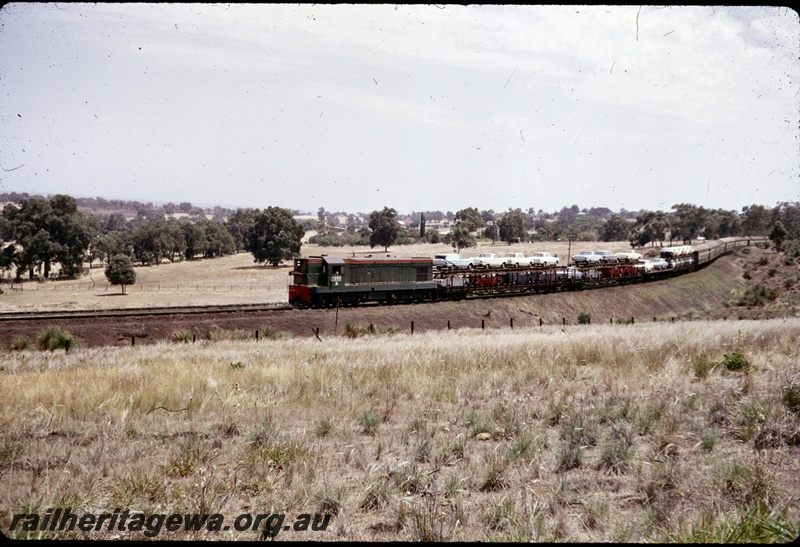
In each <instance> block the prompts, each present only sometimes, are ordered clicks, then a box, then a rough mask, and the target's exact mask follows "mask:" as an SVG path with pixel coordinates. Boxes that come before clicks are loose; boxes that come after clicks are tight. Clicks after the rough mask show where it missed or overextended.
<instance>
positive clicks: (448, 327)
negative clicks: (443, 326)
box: [447, 319, 450, 330]
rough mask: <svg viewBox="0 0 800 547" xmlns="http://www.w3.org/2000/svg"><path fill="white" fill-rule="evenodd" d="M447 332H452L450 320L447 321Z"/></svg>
mask: <svg viewBox="0 0 800 547" xmlns="http://www.w3.org/2000/svg"><path fill="white" fill-rule="evenodd" d="M447 330H450V320H449V319H448V320H447Z"/></svg>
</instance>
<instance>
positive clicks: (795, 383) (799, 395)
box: [781, 374, 800, 414]
mask: <svg viewBox="0 0 800 547" xmlns="http://www.w3.org/2000/svg"><path fill="white" fill-rule="evenodd" d="M781 391H783V404H784V405H786V408H788V409H789V410H791V411H792V412H794V413H795V414H800V374H795V375H794V377H793V378H791V379H790V380H789V381H788V382H787V383H786V384H784V386H783V388H782V389H781Z"/></svg>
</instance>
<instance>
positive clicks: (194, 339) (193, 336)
mask: <svg viewBox="0 0 800 547" xmlns="http://www.w3.org/2000/svg"><path fill="white" fill-rule="evenodd" d="M196 341H197V335H196V334H193V335H192V344H194V343H195V342H196Z"/></svg>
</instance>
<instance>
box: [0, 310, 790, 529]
mask: <svg viewBox="0 0 800 547" xmlns="http://www.w3.org/2000/svg"><path fill="white" fill-rule="evenodd" d="M798 339H800V319H786V320H770V321H747V322H741V321H737V322H732V321H731V322H715V323H712V322H703V321H695V322H691V323H675V324H664V323H661V324H636V325H591V326H587V325H581V326H568V327H565V328H563V329H562V328H561V327H544V328H541V329H540V328H536V329H522V328H520V329H515V330H514V331H510V330H509V331H480V330H465V329H462V330H454V331H450V332H446V331H445V332H427V333H423V334H419V333H418V334H415V335H413V336H412V335H408V334H398V333H391V334H383V335H375V336H365V337H358V338H355V339H354V338H348V337H346V336H338V337H331V336H325V337H323V338H322V342H321V343H320V342H319V341H317V340H316V339H314V338H310V339H276V340H269V341H262V342H255V341H237V340H226V339H219V340H216V341H207V340H206V341H203V342H202V343H198V344H194V345H192V344H188V345H185V344H174V343H169V342H165V343H162V344H157V345H152V346H146V347H145V346H142V347H138V346H137V347H129V348H77V349H73V350H70V351H69V352H68V353H67V352H63V351H55V352H39V351H35V350H25V351H18V352H14V353H5V354H2V356H1V357H0V358H1V359H2V364H1V365H0V366H1V367H2V370H1V371H0V424H2V426H1V429H0V477H2V482H3V484H4V488H3V489H2V494H1V495H0V496H1V497H0V529H1V530H3V531H4V532H6V531H7V530H8V527H9V524H10V518H11V515H12V514H14V513H18V512H27V511H33V510H37V511H39V512H40V513H44V511H45V510H46V509H48V508H50V507H72V509H73V511H78V510H81V511H87V512H95V513H101V512H110V511H113V510H114V509H115V508H130V509H131V511H143V512H145V513H152V512H162V513H173V512H189V511H207V512H219V513H222V514H224V515H226V516H228V517H229V518H232V517H234V516H235V515H238V514H239V513H243V512H267V511H272V512H286V513H287V514H289V515H294V514H297V513H301V512H307V513H314V512H318V511H322V512H329V513H332V514H334V517H333V518H332V521H331V525H330V526H329V527H328V530H327V531H326V532H324V533H317V534H312V533H311V532H306V533H304V534H301V533H295V532H285V533H282V534H281V535H280V536H279V537H280V538H282V539H300V540H303V539H328V540H355V541H368V540H404V541H405V540H467V541H475V540H481V541H486V540H502V541H526V540H534V541H574V542H578V541H603V542H606V541H673V540H679V541H686V540H691V539H693V538H694V539H701V540H703V539H705V540H708V539H711V538H714V537H727V538H730V537H739V536H736V535H735V533H741V530H743V529H744V530H746V531H749V530H750V528H748V527H747V526H752V527H756V528H758V530H760V531H762V532H763V530H767V532H764V533H767V534H769V533H772V535H771V536H768V537H767V539H772V540H773V541H785V538H784V536H782V535H781V534H782V532H781V530H783V531H787V530H788V531H789V532H791V531H792V530H797V529H798V528H797V527H798V524H797V523H798V507H797V506H796V505H794V503H795V501H796V500H797V497H798V494H799V493H800V488H799V486H800V469H798V468H799V467H800V465H799V464H798V458H797V454H798V443H800V424H798V414H797V412H796V405H795V398H794V392H795V391H796V384H797V377H798V373H800V366H799V365H800V353H799V351H798V347H797V340H798ZM734 353H740V354H742V355H743V356H744V357H746V359H747V361H748V363H749V365H750V367H749V369H746V370H728V369H727V368H726V367H724V366H716V365H715V363H720V362H724V359H725V354H734ZM787 393H788V394H789V395H787ZM782 511H783V512H782ZM754 515H755V516H754ZM765 515H766V516H765ZM759 519H761V520H759ZM762 521H763V522H766V523H767V524H768V525H769V526H767V525H764V526H761V525H759V524H758V523H760V522H762ZM743 523H744V524H747V526H745V525H744V524H743ZM752 523H756V524H752ZM759 526H760V527H759ZM731 530H733V531H734V532H731ZM769 530H772V532H769ZM775 530H777V531H775ZM731 533H734V535H733V536H731V535H730V534H731ZM748 533H749V535H745V541H747V540H748V539H750V540H752V539H753V538H757V539H758V540H759V541H761V540H762V539H763V538H761V536H757V535H755V532H748ZM48 534H49V533H48ZM726 534H728V535H726ZM17 535H19V533H18V534H17ZM23 535H24V534H23ZM111 535H112V534H111V533H106V532H93V533H89V534H84V533H82V532H81V533H73V534H71V535H67V534H62V535H60V536H58V537H82V536H86V537H90V538H94V539H101V538H104V537H107V536H108V537H110V536H111ZM117 535H119V536H121V537H131V534H129V533H117ZM784 535H785V534H784ZM190 536H191V537H190ZM45 537H49V535H45ZM159 537H169V534H167V533H165V532H162V535H161V536H159ZM173 537H177V538H181V539H193V538H195V537H196V538H198V539H200V538H208V539H256V534H255V533H254V532H248V533H241V534H239V533H236V534H234V533H233V532H220V533H198V534H197V536H194V535H191V534H189V533H185V532H184V533H177V534H174V535H173Z"/></svg>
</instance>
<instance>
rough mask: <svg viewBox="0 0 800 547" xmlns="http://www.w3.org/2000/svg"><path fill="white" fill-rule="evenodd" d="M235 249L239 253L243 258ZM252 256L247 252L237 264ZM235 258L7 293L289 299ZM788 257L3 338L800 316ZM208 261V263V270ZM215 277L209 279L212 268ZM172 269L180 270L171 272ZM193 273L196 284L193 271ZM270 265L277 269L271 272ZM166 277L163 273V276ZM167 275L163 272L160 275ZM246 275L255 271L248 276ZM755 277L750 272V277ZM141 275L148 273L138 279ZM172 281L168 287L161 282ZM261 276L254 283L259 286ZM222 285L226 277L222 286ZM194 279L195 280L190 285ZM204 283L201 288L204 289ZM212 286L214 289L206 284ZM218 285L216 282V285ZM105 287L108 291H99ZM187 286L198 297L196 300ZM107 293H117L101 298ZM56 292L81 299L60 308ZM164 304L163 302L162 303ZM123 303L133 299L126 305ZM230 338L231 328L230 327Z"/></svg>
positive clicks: (127, 339) (759, 253) (9, 327)
mask: <svg viewBox="0 0 800 547" xmlns="http://www.w3.org/2000/svg"><path fill="white" fill-rule="evenodd" d="M233 258H234V257H232V258H231V259H230V260H233ZM245 259H246V257H243V256H242V255H240V256H239V257H238V258H236V260H237V262H236V263H237V264H238V263H239V262H241V261H243V260H245ZM228 260H229V259H215V260H212V261H198V262H192V263H188V262H185V263H180V264H174V265H163V266H160V267H154V268H144V269H142V270H141V271H142V273H145V272H147V273H148V274H149V277H146V280H145V281H144V283H143V288H142V289H140V288H138V285H137V288H132V289H131V291H130V293H129V296H127V297H122V296H121V295H120V294H116V295H115V294H112V293H111V292H110V291H108V292H106V291H104V290H103V291H101V287H99V286H98V287H96V288H95V289H94V290H92V289H88V290H87V289H73V290H48V289H43V290H40V291H32V292H31V291H26V292H25V293H23V294H17V295H4V298H5V301H6V302H7V303H9V304H11V303H14V302H17V303H22V302H23V301H24V299H31V300H29V301H28V304H29V305H30V307H28V306H20V307H19V308H18V309H21V310H22V309H32V308H40V306H39V305H37V300H38V301H39V303H41V302H42V301H43V300H42V299H43V298H46V299H47V300H49V301H50V303H51V306H42V307H41V308H40V309H42V308H43V309H79V308H86V307H90V308H91V307H96V306H97V302H103V303H107V302H110V301H115V302H125V303H126V304H127V303H130V304H134V303H138V304H140V305H168V304H175V305H179V304H184V305H185V304H188V303H194V304H197V303H203V302H211V301H213V302H216V303H235V302H248V301H249V302H256V301H280V300H283V301H285V299H286V293H285V290H286V289H285V282H286V280H285V276H286V273H287V272H288V269H287V268H277V269H271V268H268V269H265V268H263V267H260V266H256V267H253V266H234V265H233V263H232V262H231V263H230V264H228V262H227V261H228ZM785 261H786V260H785V256H783V255H778V254H776V253H775V252H774V251H772V250H770V249H761V248H756V247H750V248H746V249H741V250H739V251H737V253H736V254H734V255H730V256H725V257H722V258H720V259H719V260H717V261H716V262H715V263H713V264H711V265H710V266H708V267H707V268H704V269H702V270H699V271H697V272H693V273H690V274H687V275H683V276H679V277H676V278H673V279H667V280H662V281H655V282H651V283H645V284H640V285H632V286H627V287H610V288H603V289H594V290H586V291H578V292H562V293H556V294H544V295H531V296H517V297H502V298H484V299H475V300H468V301H462V302H440V303H435V304H433V303H431V304H416V305H409V306H362V307H359V308H342V309H340V310H338V312H337V310H331V309H327V310H294V311H278V312H273V313H240V314H230V313H228V314H215V315H207V316H202V317H198V316H193V317H184V318H176V317H160V318H155V317H154V318H148V319H146V320H143V319H141V318H140V319H136V320H134V319H130V320H115V321H114V322H113V323H109V322H108V321H103V320H90V319H85V320H72V321H49V322H48V323H47V324H46V325H45V324H28V323H24V322H10V323H6V324H4V329H3V332H2V334H0V346H2V347H8V345H9V344H10V343H11V342H12V341H13V340H14V339H16V338H18V337H23V336H24V337H27V338H28V339H29V340H34V339H36V337H37V336H38V334H39V333H40V332H41V331H42V329H44V328H45V327H47V326H53V325H60V326H63V327H64V328H66V329H68V330H69V331H70V332H72V333H73V334H75V335H77V336H78V337H80V338H81V339H82V340H83V341H84V343H85V344H86V345H90V346H95V345H125V344H130V343H131V336H132V335H134V334H135V335H136V336H137V338H138V339H139V341H138V342H137V344H141V343H153V342H157V341H159V340H165V339H169V338H171V337H172V336H173V334H174V333H175V332H176V331H183V332H188V333H190V334H193V335H196V336H197V338H198V339H208V338H213V339H219V338H222V337H225V336H226V335H225V333H226V332H228V333H234V332H238V334H237V336H254V332H255V330H257V329H258V330H261V331H262V332H272V333H275V332H285V333H292V334H294V335H298V336H304V337H307V336H313V334H312V330H316V329H319V333H320V335H328V336H330V335H335V334H342V333H344V332H345V331H346V330H349V331H350V334H353V333H354V332H359V331H360V332H366V331H367V330H368V328H369V325H373V326H374V328H375V329H376V330H387V329H391V330H405V331H409V330H410V329H411V322H412V321H413V322H414V329H415V332H420V331H425V330H438V329H442V330H443V329H447V327H448V324H449V326H450V328H451V329H458V328H474V329H480V328H481V326H483V328H485V329H509V328H510V327H511V324H512V320H513V326H514V327H515V328H521V327H526V326H538V325H539V324H540V321H541V323H543V324H545V325H548V324H563V322H564V321H566V323H567V324H569V325H574V324H576V323H577V317H578V314H580V313H582V312H584V313H586V314H589V316H590V317H591V322H592V323H593V324H603V323H606V324H607V323H610V322H613V323H626V322H629V321H630V320H631V319H633V320H634V321H635V322H636V323H641V322H653V321H654V320H656V321H659V322H667V321H669V322H672V321H680V320H686V319H726V320H737V319H761V318H772V317H784V316H787V315H796V314H797V310H798V303H800V284H799V283H797V282H796V281H797V278H798V267H797V265H795V264H788V265H787V264H785V263H784V262H785ZM221 265H225V268H224V269H223V270H227V271H234V272H236V273H237V275H240V276H242V277H240V278H238V279H237V280H236V281H234V280H232V279H228V280H227V281H226V283H234V282H235V283H236V285H222V281H221V279H224V277H222V273H221V272H222V271H223V270H218V269H217V268H218V267H220V266H221ZM206 267H207V268H206ZM204 269H205V273H204V275H205V276H206V277H201V276H200V274H201V273H203V270H204ZM170 272H172V273H170ZM190 272H192V275H193V276H194V277H193V279H192V281H191V283H188V279H187V278H186V277H187V276H188V274H189V273H190ZM266 272H270V273H269V274H267V273H266ZM179 274H180V275H182V276H184V281H183V283H186V284H187V286H182V287H181V288H180V290H175V288H174V287H169V288H168V287H167V286H166V283H175V279H176V278H175V275H179ZM162 275H163V276H164V277H160V276H162ZM263 275H269V276H275V278H274V279H273V281H272V282H271V283H272V284H271V285H267V286H264V283H263V278H262V282H261V283H260V284H259V282H258V277H259V276H263ZM156 276H159V277H156ZM244 276H246V277H244ZM748 278H749V279H748ZM137 283H138V281H137ZM157 283H162V285H157ZM250 283H252V289H253V290H250V289H251V285H250ZM214 284H217V285H216V286H215V285H214ZM188 285H191V286H188ZM196 286H199V287H201V290H199V291H198V290H195V287H196ZM203 289H205V290H203ZM212 289H213V290H212ZM98 291H101V292H98ZM187 293H192V294H193V295H194V296H195V297H196V300H195V299H192V300H189V301H187V300H186V295H187ZM98 294H105V295H107V296H109V297H111V298H98ZM56 296H62V297H64V298H68V299H71V301H66V302H62V304H61V305H59V306H57V307H55V308H54V307H52V304H53V299H54V298H55V297H56ZM156 302H157V304H156ZM114 307H125V306H124V305H123V306H119V305H116V306H114ZM227 336H230V335H227Z"/></svg>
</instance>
